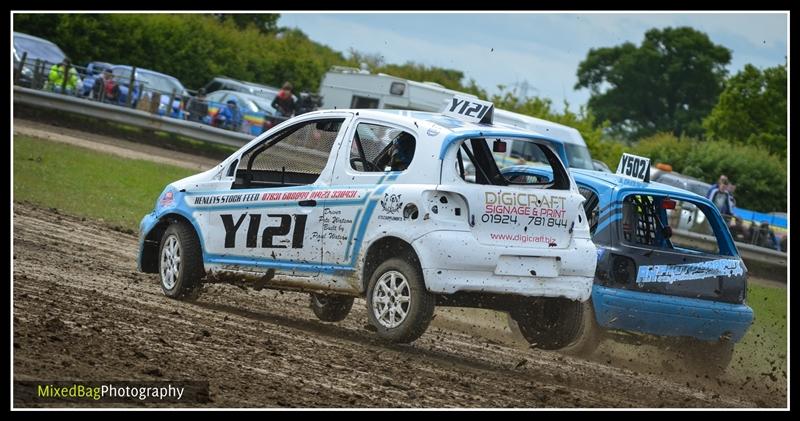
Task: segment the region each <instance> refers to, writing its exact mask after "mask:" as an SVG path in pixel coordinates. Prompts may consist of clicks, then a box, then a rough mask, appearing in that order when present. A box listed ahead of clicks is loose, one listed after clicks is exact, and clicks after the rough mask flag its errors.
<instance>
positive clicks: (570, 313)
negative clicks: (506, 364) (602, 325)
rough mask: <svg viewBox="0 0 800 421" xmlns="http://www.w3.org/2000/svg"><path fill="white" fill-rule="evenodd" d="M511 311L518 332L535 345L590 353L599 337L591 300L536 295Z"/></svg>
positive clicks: (575, 353) (580, 353)
mask: <svg viewBox="0 0 800 421" xmlns="http://www.w3.org/2000/svg"><path fill="white" fill-rule="evenodd" d="M510 315H511V317H512V318H513V320H514V321H515V322H516V324H517V326H518V327H519V333H520V334H522V336H523V337H524V338H525V340H527V341H528V343H529V344H531V346H534V347H536V348H541V349H548V350H560V351H561V352H563V353H566V354H570V355H576V356H589V355H591V354H592V353H593V352H594V351H595V350H596V349H597V346H598V345H599V344H600V341H601V340H602V339H601V333H600V329H599V328H598V326H597V322H596V321H595V319H594V310H593V308H592V303H591V301H586V302H583V303H581V302H579V301H574V300H568V299H565V298H538V299H535V300H533V301H532V302H531V304H530V305H528V306H526V307H525V308H520V309H517V310H514V311H512V312H511V313H510ZM512 330H514V328H513V326H512Z"/></svg>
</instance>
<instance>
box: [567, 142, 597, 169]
mask: <svg viewBox="0 0 800 421" xmlns="http://www.w3.org/2000/svg"><path fill="white" fill-rule="evenodd" d="M564 146H565V147H566V149H567V159H569V167H570V168H583V169H585V170H593V169H594V164H593V163H592V156H591V155H590V154H589V148H587V147H586V146H583V145H576V144H574V143H565V144H564Z"/></svg>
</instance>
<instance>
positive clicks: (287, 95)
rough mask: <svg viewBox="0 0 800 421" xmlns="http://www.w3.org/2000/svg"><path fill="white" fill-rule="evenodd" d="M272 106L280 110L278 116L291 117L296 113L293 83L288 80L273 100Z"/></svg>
mask: <svg viewBox="0 0 800 421" xmlns="http://www.w3.org/2000/svg"><path fill="white" fill-rule="evenodd" d="M272 108H274V109H275V110H277V111H278V116H280V117H286V118H289V117H291V116H292V115H294V112H295V103H294V98H293V97H292V84H291V83H289V82H286V83H284V84H283V88H281V90H280V91H278V95H276V96H275V99H273V100H272Z"/></svg>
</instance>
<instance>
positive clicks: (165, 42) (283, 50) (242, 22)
mask: <svg viewBox="0 0 800 421" xmlns="http://www.w3.org/2000/svg"><path fill="white" fill-rule="evenodd" d="M278 17H279V15H276V14H15V15H14V28H15V30H16V31H19V32H24V33H28V34H31V35H36V36H40V37H42V38H46V39H49V40H51V41H53V42H55V43H56V44H58V45H59V46H60V47H61V48H62V49H63V50H64V51H65V53H67V55H68V56H69V57H70V58H71V59H72V60H73V62H75V63H76V64H78V65H85V64H86V63H88V62H90V61H107V62H112V63H119V64H129V65H133V66H137V67H142V68H148V69H153V70H157V71H160V72H163V73H167V74H170V75H173V76H175V77H177V78H178V79H180V80H181V81H182V82H183V83H184V84H185V85H186V86H187V87H189V88H192V89H196V88H199V87H201V86H203V85H205V84H206V83H207V82H208V81H209V80H210V79H211V78H212V77H214V76H217V75H225V76H230V77H233V78H237V79H242V80H248V81H252V82H257V83H262V84H267V85H272V86H278V85H280V84H282V83H283V82H284V81H287V80H288V81H291V82H293V84H294V85H295V87H296V89H297V90H308V91H311V92H316V91H317V90H318V89H319V83H320V81H321V79H322V76H323V75H324V74H325V72H327V71H328V70H329V69H330V67H331V66H333V65H345V66H353V67H358V66H359V65H360V64H361V63H367V65H368V66H369V68H370V70H371V71H372V72H383V73H387V74H391V75H394V76H398V77H401V78H406V79H411V80H418V81H430V82H436V83H439V84H441V85H442V86H444V87H446V88H450V89H454V90H458V91H462V92H468V93H472V94H474V95H477V96H478V97H480V98H484V99H490V100H492V101H493V102H494V103H495V104H496V106H497V107H498V108H501V109H506V110H509V111H514V112H518V113H521V114H527V115H531V116H534V117H538V118H542V119H546V120H551V121H554V122H557V123H561V124H564V125H567V126H570V127H574V128H576V129H577V130H578V131H580V133H581V135H582V136H583V138H584V139H585V140H586V143H587V145H588V147H589V150H590V152H591V154H592V156H593V158H595V159H599V160H601V161H603V162H605V163H606V164H607V165H608V166H609V167H611V168H615V167H616V165H617V161H618V160H619V157H620V155H621V153H622V152H623V151H631V152H633V153H637V152H638V153H640V154H643V155H648V156H650V157H651V158H653V160H654V161H658V160H660V161H664V162H668V163H670V164H671V165H672V166H673V168H674V169H675V171H678V172H681V173H685V174H687V175H692V176H695V177H698V178H700V179H702V180H704V181H706V182H709V183H711V182H713V181H715V180H716V178H717V176H718V175H719V174H720V173H724V174H726V175H728V176H729V177H731V178H732V181H733V182H734V183H735V184H738V185H739V186H740V187H739V189H737V192H736V196H737V199H738V204H739V206H742V207H746V208H749V209H753V210H759V211H773V210H783V209H786V199H787V198H786V192H785V186H786V180H785V178H786V174H787V169H786V151H787V143H788V137H787V74H786V66H785V65H784V66H776V67H773V68H767V69H763V70H762V69H758V68H756V67H754V66H752V65H747V66H746V67H745V68H744V69H743V70H742V71H741V72H738V73H737V74H735V75H733V76H729V75H728V73H727V70H726V66H727V65H728V64H730V61H731V51H730V50H729V49H727V48H726V47H724V46H721V45H717V44H715V43H713V42H712V41H711V39H710V38H709V37H708V35H706V34H705V33H703V32H700V31H697V30H695V29H692V28H688V27H680V28H664V29H651V30H649V31H647V32H646V33H645V34H644V39H643V40H642V42H641V43H640V44H639V45H636V44H634V43H630V42H626V43H623V44H621V45H618V46H612V47H603V48H598V49H592V50H590V51H589V52H588V53H587V55H586V58H585V59H584V60H583V61H582V62H581V63H580V64H579V66H578V69H577V71H576V72H577V76H578V83H577V84H576V85H575V89H588V90H589V91H590V93H591V96H590V99H589V102H588V104H587V106H584V107H581V108H580V109H579V111H578V112H577V113H576V112H572V111H570V109H569V107H568V104H564V107H563V108H561V109H559V107H555V106H554V105H553V104H552V101H551V100H550V99H547V98H538V97H531V98H518V97H517V96H515V95H514V93H511V92H506V91H505V90H504V89H502V87H501V89H500V93H499V94H495V95H492V97H491V98H489V95H488V94H487V92H486V90H484V89H483V88H482V87H480V86H478V85H477V83H476V82H475V80H472V79H470V80H468V81H465V75H464V73H463V72H462V71H460V70H457V69H446V68H439V67H432V66H425V65H424V64H420V63H416V62H407V63H404V64H391V63H385V61H384V60H383V57H382V56H380V55H379V54H369V53H362V52H358V51H354V50H351V51H349V52H348V53H347V55H345V54H343V53H342V52H339V51H336V50H333V49H332V48H330V47H328V46H325V45H323V44H320V43H318V42H315V41H313V40H311V39H309V38H308V36H306V35H305V34H304V33H303V32H302V31H300V30H298V29H288V28H280V27H278V25H277V22H278ZM709 156H713V157H714V159H710V158H709ZM754 161H758V162H754ZM781 177H782V178H781ZM779 178H780V179H779ZM781 180H783V181H781Z"/></svg>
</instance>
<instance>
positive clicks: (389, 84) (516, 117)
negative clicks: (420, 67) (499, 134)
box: [319, 66, 595, 170]
mask: <svg viewBox="0 0 800 421" xmlns="http://www.w3.org/2000/svg"><path fill="white" fill-rule="evenodd" d="M319 93H320V95H321V96H322V97H323V104H324V108H327V109H346V108H350V109H354V108H355V109H357V108H379V109H396V110H413V111H431V112H441V111H442V110H443V109H444V107H445V106H446V105H447V104H448V103H449V102H450V101H451V100H452V98H453V97H454V96H456V95H459V96H468V97H473V98H475V96H474V95H471V94H467V93H463V92H458V91H455V90H452V89H447V88H445V87H443V86H441V85H439V84H438V83H433V82H416V81H413V80H408V79H403V78H399V77H395V76H391V75H387V74H385V73H378V74H372V73H370V72H369V71H367V70H360V69H356V68H353V67H343V66H334V67H332V68H331V70H330V71H328V72H327V73H326V74H325V76H324V77H323V79H322V83H321V85H320V91H319ZM494 113H495V114H494V121H495V124H498V123H499V124H504V125H509V126H514V127H518V128H521V129H526V130H532V131H535V132H538V133H541V134H542V135H544V136H547V137H549V138H552V139H553V140H555V141H557V142H558V144H553V147H554V148H555V149H556V151H557V152H558V153H559V155H560V156H561V158H562V159H565V158H566V159H565V161H566V162H565V163H566V164H567V166H569V167H570V168H584V169H589V170H591V169H595V168H594V166H593V163H592V157H591V155H590V154H589V149H588V148H587V147H586V142H585V141H584V140H583V137H581V134H580V132H578V131H577V130H575V129H574V128H572V127H567V126H564V125H562V124H558V123H553V122H551V121H547V120H542V119H540V118H535V117H531V116H527V115H524V114H519V113H514V112H511V111H505V110H500V109H495V110H494ZM529 149H530V150H529ZM535 152H536V151H535V150H533V149H531V148H529V147H528V146H526V144H525V143H524V142H516V143H512V145H511V148H509V149H508V150H507V151H506V153H505V154H506V157H507V158H508V159H509V160H510V161H513V160H518V161H519V162H520V163H523V162H530V161H538V160H539V158H540V157H537V156H535V155H536V154H535Z"/></svg>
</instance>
